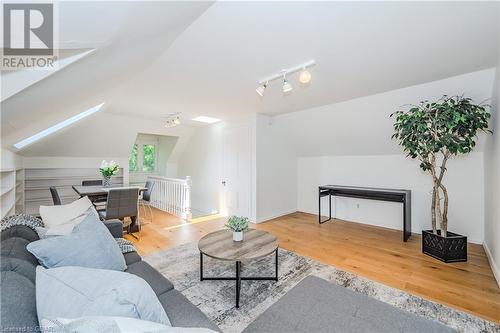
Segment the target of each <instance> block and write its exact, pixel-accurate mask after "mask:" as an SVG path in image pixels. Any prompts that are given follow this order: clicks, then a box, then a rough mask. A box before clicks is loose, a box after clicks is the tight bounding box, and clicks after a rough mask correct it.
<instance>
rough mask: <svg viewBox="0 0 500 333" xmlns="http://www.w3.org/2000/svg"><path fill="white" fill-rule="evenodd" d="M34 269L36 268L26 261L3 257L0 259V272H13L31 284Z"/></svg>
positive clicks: (33, 279)
mask: <svg viewBox="0 0 500 333" xmlns="http://www.w3.org/2000/svg"><path fill="white" fill-rule="evenodd" d="M35 269H36V266H35V265H33V264H32V263H30V262H28V261H26V260H22V259H17V258H10V257H3V256H2V258H1V259H0V271H2V272H9V271H10V272H15V273H17V274H19V275H22V276H24V277H25V278H27V279H28V280H30V281H31V282H33V283H35Z"/></svg>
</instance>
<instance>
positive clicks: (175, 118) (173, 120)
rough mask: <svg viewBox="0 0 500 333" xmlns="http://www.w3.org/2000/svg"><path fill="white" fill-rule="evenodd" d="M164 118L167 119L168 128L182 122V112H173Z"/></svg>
mask: <svg viewBox="0 0 500 333" xmlns="http://www.w3.org/2000/svg"><path fill="white" fill-rule="evenodd" d="M162 118H166V119H167V120H166V122H165V127H166V128H170V127H175V126H177V125H180V124H181V114H180V113H171V114H169V115H166V116H164V117H162Z"/></svg>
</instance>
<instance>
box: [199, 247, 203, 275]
mask: <svg viewBox="0 0 500 333" xmlns="http://www.w3.org/2000/svg"><path fill="white" fill-rule="evenodd" d="M200 281H203V253H201V252H200Z"/></svg>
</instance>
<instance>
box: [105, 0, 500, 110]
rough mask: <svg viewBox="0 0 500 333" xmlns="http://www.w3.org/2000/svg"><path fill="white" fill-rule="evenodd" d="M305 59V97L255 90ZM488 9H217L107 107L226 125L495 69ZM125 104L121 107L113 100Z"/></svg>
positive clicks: (233, 5)
mask: <svg viewBox="0 0 500 333" xmlns="http://www.w3.org/2000/svg"><path fill="white" fill-rule="evenodd" d="M310 59H314V60H316V62H317V65H316V66H315V67H313V68H312V69H311V73H312V75H313V79H312V83H311V85H310V86H309V87H305V88H304V87H300V86H299V85H298V82H297V76H294V77H292V78H290V82H291V83H292V84H293V85H294V86H295V89H294V91H293V93H291V94H290V95H287V96H283V94H282V92H281V83H280V82H273V83H271V85H270V86H269V88H268V89H267V91H266V93H265V96H264V97H263V98H259V97H258V95H257V94H256V93H255V88H256V87H257V82H258V81H259V80H260V79H263V78H265V77H268V76H269V75H271V74H274V73H277V72H279V71H280V70H281V69H283V68H289V67H292V66H294V65H299V64H301V63H303V62H305V61H307V60H310ZM497 59H498V3H495V2H489V3H486V2H425V1H419V2H405V1H399V2H357V1H345V2H344V1H338V2H285V3H284V2H217V3H215V4H214V5H213V6H212V7H210V8H209V9H208V10H207V11H206V12H205V13H204V14H203V15H201V16H200V17H199V18H198V19H197V20H196V21H195V22H194V23H193V24H191V25H190V26H189V27H188V28H187V29H186V31H184V32H183V34H182V35H181V36H180V37H179V38H178V39H177V40H176V41H175V42H174V43H173V44H172V46H171V47H170V48H169V49H168V50H166V52H164V53H162V55H161V56H160V57H159V58H158V59H157V60H156V62H155V63H154V64H153V65H152V66H151V67H150V68H148V69H147V70H145V71H144V72H142V73H141V74H140V75H139V76H138V78H137V81H135V82H134V84H132V83H131V82H128V83H126V84H124V85H123V86H122V87H120V89H119V90H118V91H119V92H120V93H119V94H117V95H116V96H114V99H113V103H114V104H115V105H119V106H120V112H123V113H129V114H133V113H134V112H136V111H135V110H137V108H138V107H140V105H141V103H142V100H141V99H137V98H135V97H136V96H138V95H140V96H143V97H144V98H145V99H147V100H148V107H147V109H144V112H145V113H147V114H150V115H154V114H155V113H157V112H158V110H161V109H164V108H165V107H167V108H168V109H169V110H175V111H181V112H184V113H186V114H189V115H198V114H200V113H204V114H208V115H212V116H215V117H218V118H222V119H228V118H230V117H232V116H236V115H239V114H241V113H255V112H260V113H265V114H279V113H287V112H292V111H297V110H303V109H307V108H311V107H314V106H320V105H326V104H331V103H336V102H340V101H345V100H349V99H352V98H356V97H361V96H367V95H371V94H375V93H379V92H383V91H389V90H393V89H398V88H402V87H406V86H411V85H415V84H419V83H424V82H430V81H435V80H439V79H443V78H446V77H450V76H454V75H458V74H463V73H468V72H472V71H475V70H480V69H485V68H489V67H493V66H495V64H496V62H497ZM125 96H127V97H126V98H123V97H125Z"/></svg>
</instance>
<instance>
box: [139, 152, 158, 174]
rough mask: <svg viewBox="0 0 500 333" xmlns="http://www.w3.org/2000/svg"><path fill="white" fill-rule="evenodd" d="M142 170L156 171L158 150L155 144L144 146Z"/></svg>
mask: <svg viewBox="0 0 500 333" xmlns="http://www.w3.org/2000/svg"><path fill="white" fill-rule="evenodd" d="M142 153H143V155H142V158H143V161H142V171H146V172H151V171H155V160H156V151H155V146H154V145H143V146H142Z"/></svg>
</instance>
